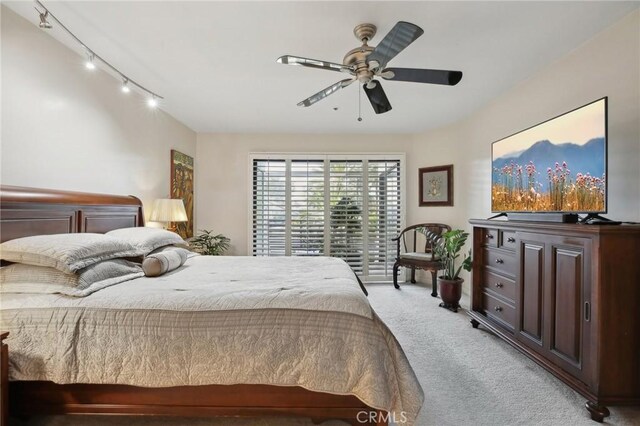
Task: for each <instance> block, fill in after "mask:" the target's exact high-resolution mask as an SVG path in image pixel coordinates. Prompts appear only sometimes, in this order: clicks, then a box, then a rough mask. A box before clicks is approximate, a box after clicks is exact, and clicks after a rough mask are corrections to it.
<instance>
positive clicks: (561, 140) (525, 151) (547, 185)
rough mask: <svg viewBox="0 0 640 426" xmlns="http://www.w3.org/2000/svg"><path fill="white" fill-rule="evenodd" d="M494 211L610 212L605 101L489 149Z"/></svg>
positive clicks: (531, 129)
mask: <svg viewBox="0 0 640 426" xmlns="http://www.w3.org/2000/svg"><path fill="white" fill-rule="evenodd" d="M491 163H492V169H493V173H492V178H491V210H492V211H493V212H494V213H509V212H563V213H565V212H566V213H606V211H607V176H606V173H607V98H606V97H605V98H602V99H599V100H597V101H594V102H592V103H590V104H587V105H584V106H582V107H580V108H578V109H575V110H573V111H570V112H567V113H565V114H562V115H560V116H558V117H555V118H552V119H550V120H548V121H545V122H543V123H540V124H538V125H536V126H533V127H530V128H529V129H526V130H523V131H521V132H518V133H516V134H514V135H511V136H508V137H506V138H504V139H501V140H499V141H496V142H494V143H493V144H492V145H491Z"/></svg>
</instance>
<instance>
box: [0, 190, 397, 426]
mask: <svg viewBox="0 0 640 426" xmlns="http://www.w3.org/2000/svg"><path fill="white" fill-rule="evenodd" d="M0 203H1V204H0V242H2V241H6V240H10V239H14V238H20V237H26V236H31V235H42V234H59V233H75V232H97V233H104V232H107V231H110V230H112V229H118V228H125V227H132V226H144V215H143V211H142V203H141V202H140V200H139V199H138V198H136V197H133V196H128V197H127V196H117V195H104V194H90V193H81V192H69V191H58V190H46V189H33V188H22V187H14V186H6V185H5V186H0ZM0 331H1V330H0ZM9 340H10V339H9ZM8 343H9V354H10V353H11V347H10V341H9V342H8ZM10 356H11V355H9V357H10ZM5 405H6V404H3V411H4V410H5V409H6V408H5ZM9 406H10V414H11V415H12V416H13V415H15V416H22V417H24V416H30V415H42V414H120V415H165V416H301V417H310V418H311V419H312V420H313V422H314V423H316V424H319V423H322V422H323V421H326V420H331V419H340V420H344V421H346V422H347V423H350V424H351V425H354V426H355V425H362V424H368V425H372V424H373V425H378V426H387V424H388V422H387V418H388V415H387V413H386V412H383V411H380V410H377V409H374V408H371V407H369V406H367V405H366V404H364V403H363V402H362V401H360V400H359V399H358V398H357V397H355V396H352V395H334V394H329V393H323V392H313V391H310V390H306V389H303V388H301V387H297V386H295V387H285V386H273V385H248V384H242V385H207V386H180V387H167V388H143V387H136V386H126V385H106V384H66V385H59V384H55V383H53V382H38V381H13V382H10V385H9Z"/></svg>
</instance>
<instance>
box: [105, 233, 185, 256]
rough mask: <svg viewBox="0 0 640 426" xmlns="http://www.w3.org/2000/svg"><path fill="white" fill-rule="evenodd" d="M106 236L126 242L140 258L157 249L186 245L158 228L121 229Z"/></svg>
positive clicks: (175, 235) (178, 236)
mask: <svg viewBox="0 0 640 426" xmlns="http://www.w3.org/2000/svg"><path fill="white" fill-rule="evenodd" d="M106 235H108V236H110V237H116V238H120V239H122V240H124V241H126V242H128V243H129V244H131V245H132V246H134V247H135V248H136V249H138V254H139V255H142V256H146V255H147V254H149V253H151V252H152V251H153V250H155V249H157V248H158V247H163V246H169V245H172V244H186V242H185V241H184V240H183V239H182V237H181V236H180V235H178V234H176V233H175V232H171V231H166V230H164V229H158V228H147V227H136V228H121V229H115V230H113V231H109V232H107V234H106Z"/></svg>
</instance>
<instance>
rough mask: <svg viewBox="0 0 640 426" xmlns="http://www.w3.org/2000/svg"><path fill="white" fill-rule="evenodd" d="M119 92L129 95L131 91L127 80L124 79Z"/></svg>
mask: <svg viewBox="0 0 640 426" xmlns="http://www.w3.org/2000/svg"><path fill="white" fill-rule="evenodd" d="M120 90H122V93H129V92H130V91H131V89H130V88H129V80H128V79H126V78H125V79H124V81H123V82H122V87H121V88H120Z"/></svg>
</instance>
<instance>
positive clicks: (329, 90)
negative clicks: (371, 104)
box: [298, 78, 355, 107]
mask: <svg viewBox="0 0 640 426" xmlns="http://www.w3.org/2000/svg"><path fill="white" fill-rule="evenodd" d="M354 81H355V79H353V78H348V79H346V80H341V81H339V82H337V83H334V84H332V85H331V86H329V87H327V88H326V89H323V90H321V91H319V92H318V93H316V94H314V95H311V96H309V97H308V98H307V99H305V100H303V101H300V102H298V106H304V107H308V106H311V105H313V104H315V103H316V102H318V101H321V100H322V99H324V98H326V97H327V96H329V95H331V94H333V93H334V92H337V91H338V90H340V89H343V88H345V87H347V86H348V85H350V84H351V83H353V82H354Z"/></svg>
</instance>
